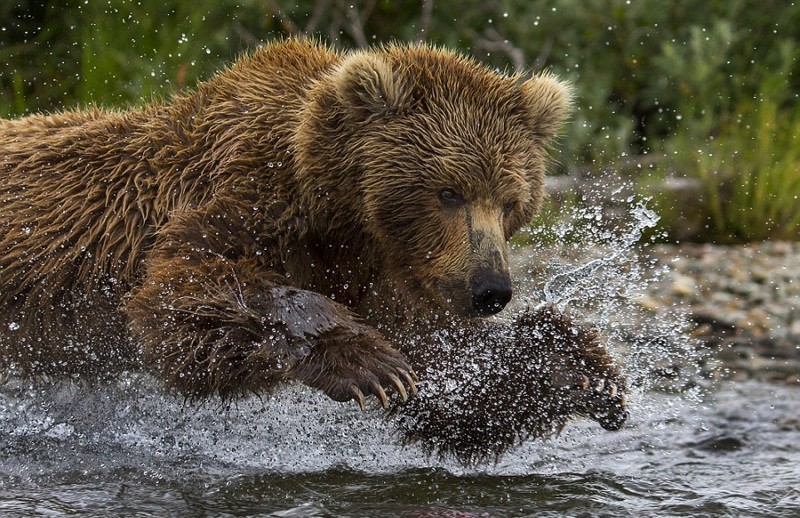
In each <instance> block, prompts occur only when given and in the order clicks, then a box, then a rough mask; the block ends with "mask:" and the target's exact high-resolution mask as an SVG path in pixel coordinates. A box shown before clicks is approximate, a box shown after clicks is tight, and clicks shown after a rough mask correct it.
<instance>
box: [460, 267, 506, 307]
mask: <svg viewBox="0 0 800 518" xmlns="http://www.w3.org/2000/svg"><path fill="white" fill-rule="evenodd" d="M470 294H471V298H472V309H473V310H474V311H475V313H476V314H478V315H479V316H488V315H494V314H497V313H499V312H500V311H502V310H503V308H505V307H506V304H508V302H509V301H510V300H511V295H512V288H511V277H510V276H509V274H508V272H495V271H491V270H479V271H478V272H477V273H476V274H475V276H474V277H473V278H472V287H471V290H470Z"/></svg>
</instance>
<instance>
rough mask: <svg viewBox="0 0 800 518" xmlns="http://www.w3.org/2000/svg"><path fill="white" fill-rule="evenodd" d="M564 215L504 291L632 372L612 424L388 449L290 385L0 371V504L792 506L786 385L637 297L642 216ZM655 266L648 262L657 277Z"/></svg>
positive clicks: (51, 507)
mask: <svg viewBox="0 0 800 518" xmlns="http://www.w3.org/2000/svg"><path fill="white" fill-rule="evenodd" d="M629 206H630V211H629V212H627V213H625V214H622V215H621V216H620V219H619V220H617V221H608V219H607V218H605V217H604V216H603V215H602V214H600V213H599V212H597V211H596V209H594V208H593V209H580V210H576V211H575V212H574V213H573V214H572V217H571V219H569V218H568V219H567V220H566V222H565V223H563V224H559V225H555V226H552V227H549V228H548V230H547V232H548V235H534V236H533V239H532V240H533V241H534V242H537V241H538V242H545V241H547V242H548V243H549V244H548V247H542V248H541V249H539V250H538V251H537V250H536V249H534V248H532V247H526V248H524V249H523V250H522V251H518V252H517V253H515V255H514V261H513V262H514V271H515V272H516V273H517V286H516V288H515V290H516V292H517V293H518V296H517V297H516V300H517V305H516V306H515V307H512V308H509V309H508V310H506V311H505V312H504V313H510V314H513V312H514V311H516V310H518V309H519V308H520V307H523V306H525V305H532V304H536V303H538V301H542V300H544V301H547V302H549V303H552V304H556V305H558V306H560V307H562V308H565V309H567V310H574V311H575V312H577V313H578V314H579V315H580V316H581V317H583V318H585V319H587V320H589V321H591V323H592V325H593V326H595V327H597V328H598V330H599V331H600V332H601V334H602V335H603V336H604V337H606V338H607V341H608V343H607V345H608V347H609V350H610V351H611V352H612V353H613V354H614V355H615V356H617V358H618V360H619V363H620V364H621V365H622V366H623V369H624V371H625V372H626V375H627V376H628V379H629V381H630V383H631V385H632V393H631V395H630V398H629V401H630V410H631V416H630V419H629V421H628V423H627V424H626V425H625V427H624V428H623V429H622V430H620V431H618V432H607V431H604V430H602V429H601V428H600V427H599V426H598V425H597V424H596V423H590V422H581V421H575V422H573V423H571V424H569V425H568V426H567V427H566V429H565V430H564V431H563V432H562V434H561V435H560V436H559V437H557V438H554V439H551V440H547V441H538V442H529V443H526V444H523V445H521V446H520V447H519V448H517V449H516V450H513V451H511V452H510V453H509V454H507V455H506V456H504V457H503V458H501V459H500V461H499V462H498V463H497V464H484V465H479V466H474V467H470V468H465V467H463V466H460V465H459V464H457V463H455V462H453V461H447V460H439V459H436V458H429V457H426V456H425V454H424V453H423V451H422V450H421V449H419V448H418V447H415V446H401V445H399V443H398V441H397V438H396V437H395V435H394V434H393V429H394V428H393V423H392V422H391V421H387V420H386V419H384V418H383V417H382V414H381V412H380V411H379V410H378V409H375V408H372V409H368V410H367V411H366V412H361V411H359V410H358V408H357V406H356V405H355V404H352V403H351V404H338V403H335V402H332V401H330V400H328V399H327V398H326V397H324V396H323V395H321V394H319V393H316V392H313V391H311V390H309V389H307V388H305V387H301V386H289V387H286V388H285V389H284V390H281V391H280V392H277V393H275V394H273V395H271V396H264V397H263V398H256V397H253V398H250V399H246V400H243V401H240V402H238V403H236V404H235V405H234V406H232V407H230V408H223V407H222V406H220V404H219V403H218V402H214V401H211V402H207V403H205V404H204V405H201V406H199V407H198V406H197V405H189V404H185V403H184V402H183V401H182V400H181V399H180V398H178V397H176V396H174V395H172V394H169V393H167V392H165V391H164V390H163V388H162V387H161V385H160V384H159V383H158V381H156V380H154V379H152V378H151V377H149V376H148V375H144V374H138V373H131V374H129V375H126V376H123V377H121V378H120V379H117V380H114V381H110V382H105V383H99V384H96V385H94V386H85V385H80V384H76V383H72V382H68V381H61V382H56V383H39V384H37V383H33V382H31V381H26V380H18V379H11V380H7V381H5V382H4V383H3V384H2V385H0V516H3V517H5V516H81V515H82V516H291V517H295V516H369V517H374V516H409V517H448V518H454V517H472V516H614V517H617V516H637V517H638V516H765V517H767V516H769V517H775V516H787V517H789V516H793V517H794V516H800V489H799V488H800V388H797V387H788V386H779V385H768V384H758V383H754V382H748V383H734V382H713V381H712V379H713V376H712V375H711V374H712V373H713V372H714V368H713V358H709V355H708V354H707V353H704V352H703V348H702V347H701V346H699V344H697V343H694V342H693V341H692V340H691V338H690V337H689V334H688V332H687V331H688V329H689V328H688V326H687V323H686V318H685V316H684V314H683V313H682V312H681V308H671V307H668V308H666V309H664V310H659V311H657V312H656V313H653V310H652V308H650V309H647V308H642V307H641V305H639V304H637V303H636V300H637V297H638V296H639V295H641V294H642V293H644V292H645V290H646V289H647V287H648V286H649V285H651V284H652V283H654V282H658V281H659V278H660V276H661V273H663V272H664V271H665V270H664V268H666V267H668V265H666V266H664V265H657V264H654V263H652V262H650V261H649V260H648V259H647V258H646V256H645V255H642V254H641V253H640V252H639V250H640V246H639V245H638V244H637V243H640V241H641V237H642V235H643V233H644V232H645V231H646V230H647V229H648V228H649V227H652V226H653V225H654V224H655V221H656V220H657V217H656V216H655V214H653V213H652V212H651V211H649V210H648V209H647V208H646V207H645V206H644V205H642V204H636V203H631V204H630V205H629ZM660 272H661V273H660Z"/></svg>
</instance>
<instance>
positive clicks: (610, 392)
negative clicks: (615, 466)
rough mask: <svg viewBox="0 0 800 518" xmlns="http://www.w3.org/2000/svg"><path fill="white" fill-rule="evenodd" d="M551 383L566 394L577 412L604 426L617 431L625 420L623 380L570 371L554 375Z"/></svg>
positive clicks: (626, 412)
mask: <svg viewBox="0 0 800 518" xmlns="http://www.w3.org/2000/svg"><path fill="white" fill-rule="evenodd" d="M554 383H555V385H556V387H558V388H559V389H561V390H562V391H564V392H566V393H567V394H568V396H567V397H569V398H570V400H571V401H572V405H573V406H574V407H575V410H576V411H577V412H578V413H579V414H583V415H586V416H588V417H591V418H592V419H594V420H595V421H597V422H598V423H599V424H600V426H602V427H603V428H604V429H606V430H609V431H616V430H619V429H620V428H622V426H623V425H624V424H625V422H626V421H627V420H628V408H627V401H626V398H625V392H626V386H625V383H624V381H623V380H616V381H615V380H612V379H604V378H598V379H589V377H587V376H586V375H583V374H579V373H574V372H573V373H569V375H564V374H562V375H561V376H556V377H555V379H554Z"/></svg>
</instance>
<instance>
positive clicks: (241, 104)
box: [0, 40, 618, 437]
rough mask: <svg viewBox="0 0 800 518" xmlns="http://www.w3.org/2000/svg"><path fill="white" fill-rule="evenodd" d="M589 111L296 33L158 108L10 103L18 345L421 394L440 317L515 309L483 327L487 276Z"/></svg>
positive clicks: (558, 91)
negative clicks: (27, 112)
mask: <svg viewBox="0 0 800 518" xmlns="http://www.w3.org/2000/svg"><path fill="white" fill-rule="evenodd" d="M568 108H569V91H568V88H567V87H566V86H565V85H564V84H562V83H560V82H559V81H557V80H556V79H554V78H553V77H551V76H547V75H541V76H536V77H533V78H531V79H529V80H528V81H525V82H522V81H521V78H520V77H517V76H511V77H506V76H502V75H499V74H497V73H495V72H493V71H491V70H489V69H487V68H485V67H483V66H480V65H478V64H477V63H475V62H473V61H472V60H470V59H467V58H464V57H461V56H458V55H456V54H453V53H451V52H449V51H446V50H442V49H435V48H430V47H427V46H404V45H393V46H388V47H384V48H378V49H373V50H367V51H357V52H350V53H339V52H335V51H333V50H331V49H328V48H326V47H324V46H322V45H320V44H318V43H315V42H308V41H307V42H301V41H294V40H290V41H285V42H280V43H275V44H271V45H267V46H265V47H263V48H261V49H259V50H257V51H255V52H253V53H252V54H251V55H248V56H244V57H242V58H241V59H240V60H239V61H237V62H236V63H235V64H233V65H232V66H231V67H230V68H228V69H226V70H224V71H223V72H221V73H219V74H218V75H216V76H215V77H213V78H212V79H211V80H209V81H207V82H205V83H202V84H200V85H199V86H198V87H197V88H196V90H194V91H192V92H188V93H185V94H181V95H178V96H175V97H173V98H171V99H168V100H165V101H163V102H157V103H154V104H151V105H148V106H147V107H144V108H141V109H131V110H127V111H119V112H113V111H101V110H96V109H94V110H87V111H68V112H63V113H57V114H53V115H33V116H29V117H26V118H23V119H19V120H14V121H0V290H2V291H0V303H2V307H3V312H2V316H0V363H2V366H3V367H4V368H5V369H10V370H13V371H16V372H19V373H22V374H47V375H64V374H72V375H82V376H84V377H88V378H96V377H100V376H105V375H108V374H113V373H114V372H118V371H121V370H124V369H130V368H137V367H141V366H144V367H145V368H148V369H150V370H152V371H153V372H155V373H156V374H157V375H159V376H160V377H161V378H162V379H163V380H164V381H165V383H166V384H168V385H169V386H171V387H175V388H177V389H178V390H180V391H181V392H183V393H184V394H186V395H188V396H190V397H202V396H209V395H212V394H219V395H220V396H222V397H224V398H229V397H234V396H237V395H241V394H246V393H250V392H264V391H268V390H270V389H271V388H273V387H274V386H276V385H277V384H279V383H281V382H283V381H285V380H291V379H295V380H299V381H301V382H303V383H306V384H307V385H309V386H312V387H315V388H318V389H320V390H323V391H325V392H326V393H327V394H328V395H329V396H330V397H332V398H334V399H337V400H348V399H354V398H355V399H358V395H359V393H360V394H362V395H369V394H372V395H376V396H378V397H381V396H382V393H383V392H386V391H391V390H392V389H394V390H395V391H396V392H400V391H401V390H406V389H407V390H408V391H409V392H412V391H413V385H414V382H413V379H414V373H413V371H412V364H413V367H414V368H417V369H420V368H421V367H423V365H421V364H418V363H415V362H414V361H412V364H409V362H408V361H407V359H406V355H405V354H404V353H406V354H410V355H411V356H412V358H413V357H415V356H414V354H416V351H417V350H418V349H420V348H421V349H422V350H425V349H426V347H427V345H426V338H425V337H426V336H429V335H430V333H431V332H433V331H435V330H436V329H440V328H443V327H446V326H456V327H459V328H462V329H471V330H473V331H474V332H475V333H477V334H476V335H475V336H476V337H479V338H480V337H481V336H482V335H481V333H482V334H483V335H485V336H486V337H488V336H489V335H492V334H493V333H497V332H499V331H500V330H501V327H502V326H494V327H491V326H490V327H486V326H485V325H483V324H480V325H475V324H473V320H472V318H471V317H472V316H473V315H471V314H470V311H471V308H470V302H469V296H468V291H469V286H470V279H471V278H473V277H474V275H475V272H476V271H478V270H479V269H481V268H484V269H486V268H489V269H493V270H496V271H500V272H501V273H504V272H505V273H507V269H508V259H507V253H508V252H507V240H508V239H509V238H510V237H511V235H512V234H513V233H514V232H515V231H516V230H517V229H519V228H520V227H521V226H522V225H524V224H526V223H527V222H528V221H529V220H530V218H531V217H532V216H533V214H534V213H535V212H536V210H537V208H538V205H539V203H540V199H541V195H542V176H543V172H544V168H545V166H546V164H547V151H546V150H547V146H548V144H549V142H550V141H551V140H552V139H553V137H554V136H555V134H556V133H557V130H558V128H559V126H560V124H561V122H562V120H563V119H564V117H565V116H566V113H567V111H568ZM442 189H457V190H458V193H459V195H461V196H463V199H464V204H463V206H461V207H443V206H442V202H441V200H440V199H439V197H438V194H439V193H440V192H441V191H442ZM515 325H517V326H519V325H522V324H520V323H517V324H515ZM529 325H530V326H535V325H536V322H531V323H530V324H529ZM490 329H493V330H490ZM487 340H488V338H487ZM479 341H480V340H479ZM489 341H491V340H489ZM518 341H519V339H518ZM518 345H519V346H523V345H524V344H523V343H520V344H518ZM399 349H404V350H403V352H401V351H400V350H399ZM412 349H413V350H414V351H415V352H414V354H412V353H411V351H412ZM431 350H435V348H431ZM536 350H538V347H533V348H531V352H530V354H532V355H534V356H535V355H537V354H538V353H537V352H536ZM592 350H593V349H592ZM571 354H573V355H575V356H576V357H580V356H581V355H582V354H584V351H583V350H581V349H580V348H579V349H576V350H574V351H573V352H572V353H571ZM601 356H602V355H601ZM588 358H589V360H590V361H595V360H594V359H593V358H592V357H591V354H590V355H589V356H588ZM601 360H602V361H601V362H600V363H603V365H605V363H604V362H606V359H605V357H602V358H601ZM431 361H433V362H434V363H435V360H431ZM529 374H530V375H532V376H535V375H537V371H536V369H533V370H532V371H531V372H530V373H529ZM612 374H613V375H614V376H617V377H618V374H615V373H611V372H610V371H609V375H612ZM529 377H530V376H529ZM398 381H399V383H400V384H401V385H402V386H403V388H395V387H398ZM534 381H535V380H534ZM520 383H521V385H520V387H521V388H520V390H523V389H526V390H528V392H530V394H531V396H534V397H535V396H537V395H541V396H542V397H549V396H547V395H546V394H545V393H543V392H541V391H539V389H538V388H536V387H538V385H536V383H539V382H538V381H536V382H535V383H534V382H532V384H531V385H530V386H527V385H525V384H524V383H522V382H520ZM526 387H527V388H526ZM570 412H572V410H570ZM572 413H574V412H572ZM578 413H579V412H578ZM558 419H560V418H558ZM558 419H557V418H556V416H555V415H554V416H549V415H543V416H541V423H539V424H537V426H543V427H545V428H548V427H549V425H550V422H554V421H557V420H558ZM418 422H422V421H421V420H418ZM415 433H416V432H415ZM411 435H413V434H411ZM420 437H422V435H420ZM515 437H516V435H515Z"/></svg>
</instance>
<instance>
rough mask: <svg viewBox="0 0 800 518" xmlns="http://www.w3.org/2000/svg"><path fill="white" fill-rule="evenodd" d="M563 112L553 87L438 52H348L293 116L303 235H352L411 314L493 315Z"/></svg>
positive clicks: (562, 92) (505, 292)
mask: <svg viewBox="0 0 800 518" xmlns="http://www.w3.org/2000/svg"><path fill="white" fill-rule="evenodd" d="M570 102H571V94H570V88H569V86H568V85H566V84H565V83H563V82H561V81H559V80H558V79H556V78H554V77H553V76H551V75H548V74H542V75H538V76H534V77H532V78H530V79H528V80H526V81H523V80H522V79H521V77H519V76H504V75H501V74H498V73H497V72H495V71H492V70H490V69H488V68H487V67H485V66H482V65H480V64H478V63H476V62H475V61H473V60H471V59H469V58H465V57H462V56H460V55H457V54H454V53H452V52H449V51H446V50H442V49H436V48H431V47H428V46H413V45H412V46H401V45H395V46H388V47H384V48H381V49H375V50H367V51H356V52H353V53H350V54H348V55H346V56H345V57H344V58H343V59H342V60H341V61H340V62H339V63H338V64H337V65H336V66H335V67H333V68H332V69H331V70H330V71H329V72H328V73H327V74H326V75H325V76H323V77H322V78H321V79H319V80H317V81H316V82H315V84H314V85H313V86H312V87H311V89H310V92H309V96H308V100H307V103H306V107H305V110H304V112H303V113H301V114H300V120H299V126H298V131H297V139H296V142H295V145H296V154H297V162H298V175H299V184H300V189H299V190H300V196H301V199H302V203H303V204H304V206H305V208H306V210H307V212H308V217H309V218H310V220H311V225H312V227H316V228H318V229H330V230H331V231H333V230H334V229H340V230H342V229H344V231H345V233H352V232H357V233H360V234H363V236H364V237H365V239H366V242H365V245H364V249H365V250H367V249H370V250H374V251H375V253H376V255H377V257H376V259H377V260H379V261H380V264H381V269H382V270H383V271H385V272H386V274H387V275H388V276H389V277H390V278H391V280H392V281H393V283H394V285H395V286H396V287H397V288H398V289H400V290H404V291H405V292H406V294H407V295H409V296H410V297H411V300H412V301H418V302H419V303H420V304H422V305H425V306H429V307H433V308H436V309H439V310H444V311H449V312H450V314H452V315H456V316H464V317H470V316H485V315H490V314H494V313H497V312H498V311H500V310H502V309H503V307H504V306H505V305H506V303H507V302H508V301H509V299H510V298H511V281H510V275H509V265H508V241H509V239H510V238H511V236H512V235H513V234H514V233H515V232H517V231H518V230H519V229H520V228H521V227H522V226H524V225H526V224H528V223H529V222H530V220H531V218H532V217H533V215H534V214H535V213H536V211H537V209H538V207H539V205H540V202H541V198H542V186H543V176H544V171H545V167H546V165H547V163H548V146H549V145H550V143H551V142H552V140H553V139H554V137H555V136H556V134H557V133H558V130H559V128H560V126H561V125H562V122H563V121H564V119H565V118H566V117H567V115H568V112H569V108H570ZM338 235H341V232H339V233H338ZM355 241H358V240H355ZM365 253H367V252H366V251H365Z"/></svg>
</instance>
